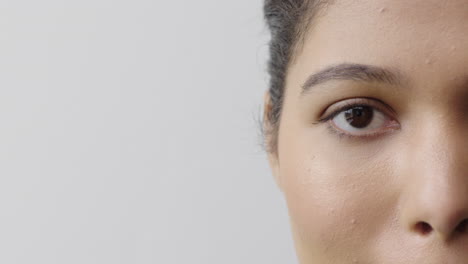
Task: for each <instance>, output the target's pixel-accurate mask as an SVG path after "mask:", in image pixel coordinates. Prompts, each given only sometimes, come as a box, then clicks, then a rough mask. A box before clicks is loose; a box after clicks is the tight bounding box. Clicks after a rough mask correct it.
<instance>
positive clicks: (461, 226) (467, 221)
mask: <svg viewBox="0 0 468 264" xmlns="http://www.w3.org/2000/svg"><path fill="white" fill-rule="evenodd" d="M467 229H468V219H465V220H463V221H462V222H461V223H460V224H458V226H457V229H456V230H457V231H458V232H460V233H465V232H466V231H467Z"/></svg>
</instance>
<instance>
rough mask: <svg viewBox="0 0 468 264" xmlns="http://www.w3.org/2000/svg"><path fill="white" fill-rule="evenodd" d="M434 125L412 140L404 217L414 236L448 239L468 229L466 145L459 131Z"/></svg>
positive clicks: (424, 129)
mask: <svg viewBox="0 0 468 264" xmlns="http://www.w3.org/2000/svg"><path fill="white" fill-rule="evenodd" d="M431 124H432V125H428V126H426V127H425V128H423V127H420V130H419V131H418V133H416V134H417V138H413V139H412V144H411V151H410V153H411V154H410V155H409V156H408V159H407V161H406V162H407V166H406V167H407V168H409V170H408V173H409V174H410V175H406V176H407V177H410V178H411V181H410V184H409V186H408V188H407V189H406V193H405V194H406V195H405V197H406V199H405V202H404V204H403V206H404V208H403V217H404V218H405V224H406V226H407V228H408V230H410V231H412V232H415V233H417V234H422V235H428V234H437V235H438V237H440V238H442V239H448V238H450V237H452V236H453V235H454V234H455V233H457V232H456V231H461V230H463V229H464V228H465V225H468V170H467V169H468V155H467V154H468V153H467V148H466V147H467V144H466V143H465V142H466V141H465V140H464V136H463V135H462V134H463V133H460V131H459V130H457V129H453V128H450V127H449V126H447V125H444V123H443V122H432V123H431ZM433 124H438V125H433ZM464 133H465V134H466V131H465V132H464ZM465 235H466V234H465Z"/></svg>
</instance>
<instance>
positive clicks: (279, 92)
mask: <svg viewBox="0 0 468 264" xmlns="http://www.w3.org/2000/svg"><path fill="white" fill-rule="evenodd" d="M324 3H325V1H324V0H265V2H264V6H263V12H264V18H265V20H266V24H267V26H268V29H269V30H270V33H271V39H270V43H269V49H270V59H269V61H268V73H269V75H270V86H269V95H270V108H269V109H268V111H267V113H268V114H267V116H266V120H264V122H263V126H262V127H263V135H264V136H265V138H266V139H268V142H265V145H266V149H267V151H268V152H277V148H278V129H279V123H280V119H281V109H282V106H283V97H284V88H285V81H286V75H287V71H288V68H289V66H290V64H291V63H292V62H293V61H294V54H296V53H297V52H298V49H299V47H300V46H301V45H300V44H301V43H302V42H303V39H304V35H305V32H306V31H307V30H308V28H309V25H310V21H311V20H312V18H313V17H314V16H315V15H316V14H317V12H318V10H319V9H320V8H319V7H318V6H319V5H322V4H324ZM265 107H266V106H265Z"/></svg>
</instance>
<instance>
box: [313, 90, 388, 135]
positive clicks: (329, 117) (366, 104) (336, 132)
mask: <svg viewBox="0 0 468 264" xmlns="http://www.w3.org/2000/svg"><path fill="white" fill-rule="evenodd" d="M353 101H360V102H358V103H357V102H345V103H344V104H343V105H342V106H341V107H339V108H338V109H337V110H335V111H333V112H332V113H331V114H329V115H327V116H326V117H324V118H321V119H319V120H318V121H317V122H316V123H314V124H320V123H328V124H327V129H328V131H329V132H330V133H331V134H334V135H336V136H338V137H339V138H340V139H342V138H348V139H353V140H360V139H363V140H365V139H370V138H374V137H376V136H379V135H381V134H385V132H378V131H377V132H373V133H369V134H364V135H359V136H356V135H352V134H349V133H346V132H343V131H340V130H338V129H337V128H335V127H334V125H333V124H331V121H332V120H333V119H334V118H335V117H336V116H338V115H339V114H341V113H342V112H344V111H346V110H350V109H352V108H355V107H370V108H372V109H373V110H375V111H379V112H381V113H383V114H384V115H386V116H389V115H388V114H386V113H387V112H388V110H387V111H385V110H383V109H382V107H378V106H375V103H374V102H373V101H379V102H381V101H380V100H377V99H371V98H354V100H353ZM363 101H364V102H363ZM381 103H383V102H381Z"/></svg>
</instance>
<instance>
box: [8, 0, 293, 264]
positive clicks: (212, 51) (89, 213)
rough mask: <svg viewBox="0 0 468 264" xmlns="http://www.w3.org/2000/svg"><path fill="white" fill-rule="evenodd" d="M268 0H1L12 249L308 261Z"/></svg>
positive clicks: (17, 256) (237, 263)
mask: <svg viewBox="0 0 468 264" xmlns="http://www.w3.org/2000/svg"><path fill="white" fill-rule="evenodd" d="M267 33H268V32H267V30H266V27H265V26H264V25H263V20H262V1H261V0H236V1H219V0H216V1H215V0H202V1H190V0H182V1H162V0H156V1H155V0H131V1H130V0H125V1H124V0H112V1H111V0H80V1H63V0H44V1H35V0H14V1H13V0H2V1H0V263H8V264H11V263H47V264H53V263H57V264H58V263H60V264H63V263H80V264H82V263H87V264H88V263H112V264H116V263H158V264H159V263H160V264H173V263H178V264H179V263H181V264H182V263H197V264H198V263H200V264H207V263H208V264H244V263H252V264H260V263H262V264H263V263H268V264H276V263H278V264H279V263H288V264H289V263H295V262H296V261H295V256H294V250H293V244H292V239H291V238H290V231H289V223H288V217H287V210H286V207H285V203H284V201H283V198H282V196H281V193H280V192H279V191H278V190H277V188H276V186H275V184H274V181H273V178H272V177H271V175H270V171H269V169H268V166H267V162H266V157H265V155H264V154H263V152H262V149H261V148H260V146H259V142H260V141H261V140H260V139H259V137H258V126H257V124H256V119H258V117H259V116H260V113H261V105H262V99H263V92H264V91H265V90H266V89H267V75H266V71H265V68H266V66H265V60H266V56H267V48H268V47H267V42H268V34H267Z"/></svg>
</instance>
